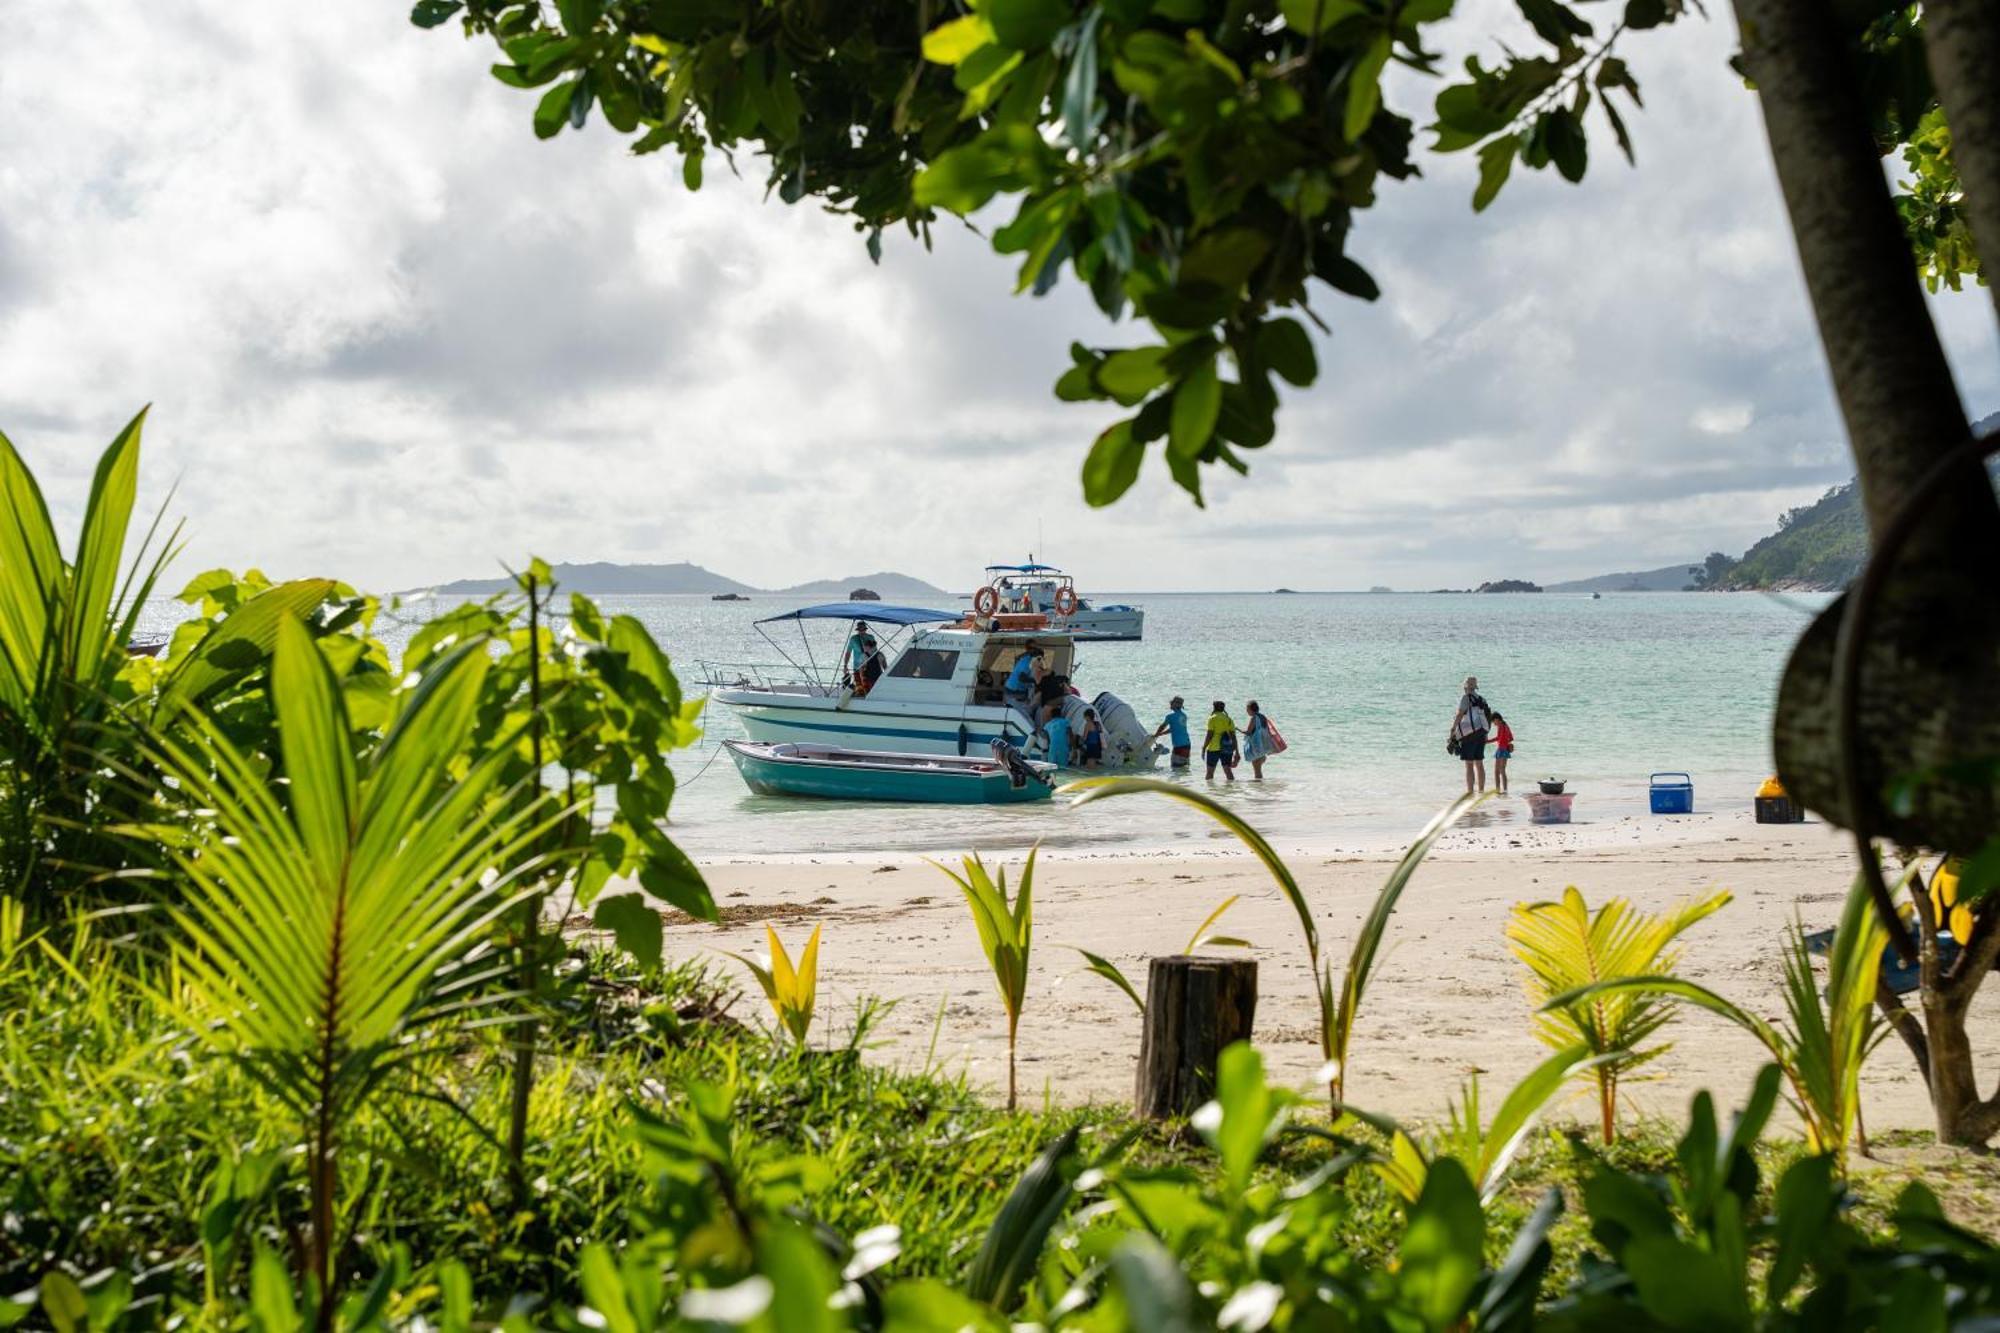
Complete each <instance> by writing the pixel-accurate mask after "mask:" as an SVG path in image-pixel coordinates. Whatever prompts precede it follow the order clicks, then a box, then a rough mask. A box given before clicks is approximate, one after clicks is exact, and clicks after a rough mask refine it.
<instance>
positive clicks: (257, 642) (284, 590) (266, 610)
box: [155, 579, 339, 720]
mask: <svg viewBox="0 0 2000 1333" xmlns="http://www.w3.org/2000/svg"><path fill="white" fill-rule="evenodd" d="M338 587H339V585H338V584H336V583H335V582H334V581H333V580H332V579H294V580H292V581H291V582H290V583H280V584H279V585H278V586H276V587H275V588H266V589H265V590H264V591H263V592H260V593H258V594H257V595H256V596H255V597H252V598H251V599H250V600H249V601H247V602H245V603H244V604H243V605H242V606H241V607H239V608H237V609H236V610H235V611H233V612H231V613H230V614H229V616H228V617H227V618H225V619H224V620H223V621H222V622H221V623H220V624H218V625H216V626H215V627H214V628H213V629H211V630H209V631H208V633H207V634H206V635H205V636H204V637H203V638H202V640H201V642H200V643H199V644H198V645H197V646H196V647H195V649H194V651H193V652H192V653H190V654H189V655H188V656H187V658H186V659H185V660H183V661H182V663H181V665H180V666H179V667H177V668H176V669H175V671H174V674H173V675H172V676H171V677H170V678H169V679H168V681H167V684H166V687H165V688H164V689H163V690H162V691H161V692H160V702H159V704H158V706H157V708H156V710H155V716H156V717H157V718H159V719H161V720H165V719H166V718H168V717H170V716H171V714H172V713H173V711H174V710H175V709H178V708H181V707H184V706H187V705H191V704H195V703H199V702H200V701H201V700H202V699H203V698H204V697H206V696H207V694H208V693H209V691H211V690H213V689H215V688H216V687H217V686H218V685H220V684H222V683H223V682H224V681H226V680H229V679H230V678H232V677H234V676H237V675H240V674H241V673H242V672H244V671H246V670H249V669H250V668H251V667H254V666H258V665H260V664H262V663H263V661H264V660H265V658H267V657H268V656H269V655H270V653H271V650H272V648H273V647H274V646H276V644H277V642H278V627H279V626H280V625H282V624H284V623H285V622H286V621H288V620H289V621H301V620H304V619H305V618H306V616H308V615H310V614H311V613H312V611H313V609H314V608H316V607H318V606H319V605H320V604H321V603H322V602H324V601H326V599H327V598H329V597H331V596H333V595H334V593H335V592H336V591H337V590H338Z"/></svg>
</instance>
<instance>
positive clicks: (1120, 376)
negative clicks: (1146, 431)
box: [1097, 347, 1171, 407]
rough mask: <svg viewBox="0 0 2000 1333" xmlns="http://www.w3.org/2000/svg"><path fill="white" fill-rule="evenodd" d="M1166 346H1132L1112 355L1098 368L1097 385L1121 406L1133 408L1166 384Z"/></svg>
mask: <svg viewBox="0 0 2000 1333" xmlns="http://www.w3.org/2000/svg"><path fill="white" fill-rule="evenodd" d="M1170 350H1171V349H1170V348H1167V347H1129V348H1126V349H1125V350H1123V351H1118V352H1113V353H1112V354H1111V355H1110V356H1107V357H1105V358H1104V363H1103V364H1102V365H1100V366H1099V367H1098V368H1097V383H1098V386H1099V387H1100V388H1102V389H1103V390H1104V391H1105V392H1106V393H1108V394H1110V395H1111V396H1112V398H1113V399H1115V400H1116V401H1117V402H1118V404H1119V405H1120V406H1122V407H1131V406H1132V405H1133V404H1135V403H1137V402H1139V401H1140V400H1141V399H1143V398H1145V397H1146V396H1147V395H1148V394H1150V393H1152V392H1153V390H1155V389H1157V388H1159V387H1160V386H1161V385H1163V384H1165V383H1166V382H1167V380H1168V378H1169V375H1170V372H1169V371H1168V370H1167V353H1168V352H1169V351H1170Z"/></svg>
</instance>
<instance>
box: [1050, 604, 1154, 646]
mask: <svg viewBox="0 0 2000 1333" xmlns="http://www.w3.org/2000/svg"><path fill="white" fill-rule="evenodd" d="M1060 623H1061V625H1062V627H1063V629H1064V630H1066V631H1067V632H1068V633H1069V635H1070V637H1071V638H1073V639H1078V640H1087V641H1089V642H1091V643H1120V642H1123V643H1137V642H1138V641H1139V640H1140V639H1142V638H1144V637H1145V626H1146V613H1145V612H1144V611H1141V610H1139V609H1138V608H1136V607H1134V608H1132V609H1131V610H1118V611H1111V610H1105V611H1079V612H1077V613H1076V614H1075V615H1073V616H1069V617H1067V618H1065V619H1063V620H1062V621H1061V622H1060Z"/></svg>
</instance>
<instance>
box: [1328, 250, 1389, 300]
mask: <svg viewBox="0 0 2000 1333" xmlns="http://www.w3.org/2000/svg"><path fill="white" fill-rule="evenodd" d="M1314 271H1315V272H1317V273H1318V274H1319V276H1320V277H1321V278H1323V279H1324V280H1325V281H1326V283H1327V285H1328V286H1330V287H1332V288H1333V289H1334V290H1335V291H1337V292H1346V293H1347V294H1348V295H1349V296H1353V297H1357V298H1359V299H1360V300H1363V301H1373V300H1375V299H1376V298H1378V297H1380V296H1381V295H1382V289H1381V288H1380V287H1378V286H1377V285H1376V284H1375V279H1374V277H1373V275H1371V274H1370V273H1369V272H1368V270H1367V269H1365V268H1363V267H1361V265H1359V264H1357V263H1355V262H1354V261H1353V260H1352V259H1349V258H1348V257H1347V256H1346V255H1335V256H1334V257H1332V258H1331V259H1329V260H1327V261H1326V262H1325V263H1324V264H1322V265H1319V266H1316V268H1315V270H1314Z"/></svg>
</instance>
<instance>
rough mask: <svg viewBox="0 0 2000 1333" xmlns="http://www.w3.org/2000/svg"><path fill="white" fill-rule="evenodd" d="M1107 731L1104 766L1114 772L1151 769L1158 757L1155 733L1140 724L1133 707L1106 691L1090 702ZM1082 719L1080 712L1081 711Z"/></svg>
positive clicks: (1098, 719) (1100, 723)
mask: <svg viewBox="0 0 2000 1333" xmlns="http://www.w3.org/2000/svg"><path fill="white" fill-rule="evenodd" d="M1090 706H1091V707H1092V708H1095V709H1096V710H1097V721H1098V724H1099V725H1100V726H1102V727H1103V728H1104V762H1105V764H1106V765H1107V766H1108V767H1111V768H1151V767H1153V765H1154V763H1155V761H1156V760H1157V759H1158V757H1159V752H1158V751H1157V750H1155V749H1154V748H1153V733H1152V732H1150V731H1148V730H1147V729H1146V725H1145V724H1144V723H1143V722H1141V721H1139V715H1138V714H1137V713H1135V712H1133V711H1132V705H1131V704H1128V703H1126V702H1125V701H1124V700H1123V699H1120V698H1119V697H1118V696H1117V695H1115V694H1113V693H1111V692H1110V691H1109V690H1106V691H1105V692H1104V693H1103V694H1100V695H1098V696H1097V698H1095V699H1094V700H1092V701H1091V705H1090ZM1079 716H1081V710H1079Z"/></svg>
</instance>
